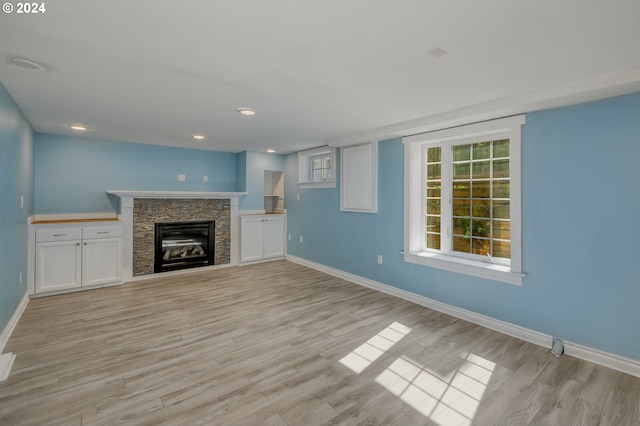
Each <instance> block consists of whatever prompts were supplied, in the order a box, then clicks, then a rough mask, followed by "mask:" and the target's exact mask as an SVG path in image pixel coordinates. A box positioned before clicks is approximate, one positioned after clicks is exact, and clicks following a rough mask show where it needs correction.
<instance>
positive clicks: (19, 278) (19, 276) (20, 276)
mask: <svg viewBox="0 0 640 426" xmlns="http://www.w3.org/2000/svg"><path fill="white" fill-rule="evenodd" d="M18 281H20V285H22V271H20V275H18Z"/></svg>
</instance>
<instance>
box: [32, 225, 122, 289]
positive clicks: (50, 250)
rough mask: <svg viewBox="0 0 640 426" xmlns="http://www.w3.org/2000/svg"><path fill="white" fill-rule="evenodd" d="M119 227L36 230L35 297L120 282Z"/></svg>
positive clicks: (120, 249) (120, 236) (120, 248)
mask: <svg viewBox="0 0 640 426" xmlns="http://www.w3.org/2000/svg"><path fill="white" fill-rule="evenodd" d="M121 259H122V226H119V225H115V226H114V225H112V226H84V227H76V228H69V227H66V228H62V227H61V228H52V227H49V226H47V227H43V228H40V229H37V230H36V250H35V263H36V265H35V266H36V268H35V269H36V270H35V293H49V292H60V291H68V290H74V289H81V288H83V287H92V286H103V285H106V284H117V283H120V282H122V260H121Z"/></svg>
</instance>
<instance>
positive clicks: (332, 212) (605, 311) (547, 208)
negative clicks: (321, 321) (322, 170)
mask: <svg viewBox="0 0 640 426" xmlns="http://www.w3.org/2000/svg"><path fill="white" fill-rule="evenodd" d="M638 117H640V94H634V95H628V96H623V97H618V98H611V99H605V100H602V101H597V102H592V103H587V104H581V105H575V106H571V107H566V108H560V109H554V110H548V111H541V112H535V113H531V114H527V124H526V125H525V126H524V127H523V146H522V147H523V153H522V173H523V174H522V199H523V203H522V208H523V218H522V219H523V233H522V237H523V266H524V270H525V272H526V273H527V276H526V277H525V278H524V282H523V286H522V287H517V286H512V285H508V284H502V283H497V282H492V281H488V280H482V279H478V278H474V277H470V276H466V275H462V274H456V273H452V272H446V271H442V270H438V269H433V268H428V267H424V266H420V265H415V264H409V263H405V262H404V261H403V259H402V256H401V254H400V251H401V250H402V248H403V214H404V213H403V192H404V187H403V185H404V181H403V167H404V165H403V145H402V141H401V140H400V139H394V140H388V141H383V142H381V143H380V145H379V194H378V196H379V212H378V213H377V214H364V213H346V212H340V200H339V188H336V189H306V190H303V189H298V186H297V184H296V178H297V167H298V165H297V155H289V156H287V158H286V167H285V179H286V180H285V205H286V206H287V210H288V219H287V220H288V232H289V233H291V234H292V240H291V241H290V242H289V244H288V252H289V254H291V255H294V256H298V257H301V258H305V259H308V260H311V261H313V262H317V263H320V264H323V265H327V266H330V267H333V268H337V269H340V270H343V271H347V272H350V273H353V274H356V275H360V276H363V277H366V278H369V279H373V280H375V281H379V282H382V283H385V284H389V285H392V286H395V287H398V288H401V289H404V290H408V291H411V292H414V293H417V294H420V295H424V296H426V297H429V298H431V299H435V300H439V301H442V302H444V303H448V304H451V305H455V306H458V307H461V308H464V309H468V310H471V311H474V312H477V313H480V314H483V315H487V316H490V317H493V318H496V319H500V320H503V321H507V322H510V323H513V324H516V325H520V326H523V327H526V328H529V329H532V330H537V331H539V332H542V333H546V334H549V335H552V336H556V337H559V338H562V339H565V340H568V341H571V342H574V343H578V344H581V345H585V346H588V347H591V348H595V349H599V350H603V351H606V352H610V353H614V354H618V355H621V356H625V357H628V358H632V359H635V360H640V339H638V337H637V336H638V333H637V325H638V324H640V284H639V283H640V278H639V276H638V272H639V271H640V269H639V268H638V265H639V264H640V263H639V262H640V231H639V230H638V226H637V221H638V218H640V196H639V195H638V187H637V185H638V182H640V167H638V164H637V162H638V159H639V158H640V120H639V119H638ZM296 194H300V196H301V200H300V201H299V202H297V201H296V198H295V196H296ZM299 235H303V236H304V244H300V243H299V242H298V236H299ZM377 255H382V256H383V259H384V263H383V264H382V265H378V264H377V263H376V256H377Z"/></svg>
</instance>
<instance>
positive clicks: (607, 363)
mask: <svg viewBox="0 0 640 426" xmlns="http://www.w3.org/2000/svg"><path fill="white" fill-rule="evenodd" d="M287 260H289V261H291V262H294V263H297V264H299V265H302V266H306V267H308V268H311V269H315V270H317V271H320V272H324V273H326V274H328V275H331V276H334V277H338V278H341V279H343V280H346V281H349V282H352V283H354V284H358V285H361V286H364V287H368V288H370V289H373V290H377V291H380V292H382V293H385V294H389V295H391V296H396V297H399V298H401V299H404V300H407V301H409V302H413V303H416V304H418V305H421V306H425V307H427V308H430V309H433V310H434V311H438V312H442V313H445V314H447V315H451V316H453V317H456V318H460V319H463V320H465V321H469V322H471V323H474V324H477V325H480V326H482V327H486V328H489V329H491V330H494V331H498V332H500V333H503V334H506V335H508V336H511V337H515V338H517V339H521V340H524V341H526V342H529V343H533V344H535V345H538V346H542V347H544V348H551V346H552V344H553V337H552V336H550V335H548V334H544V333H540V332H538V331H535V330H531V329H528V328H525V327H521V326H519V325H515V324H511V323H508V322H506V321H501V320H497V319H495V318H491V317H488V316H485V315H482V314H478V313H476V312H472V311H468V310H466V309H462V308H459V307H457V306H453V305H449V304H446V303H442V302H439V301H437V300H433V299H429V298H428V297H425V296H421V295H419V294H415V293H412V292H409V291H406V290H402V289H399V288H396V287H393V286H390V285H387V284H382V283H380V282H377V281H374V280H370V279H368V278H364V277H361V276H358V275H354V274H351V273H348V272H344V271H341V270H339V269H334V268H331V267H329V266H325V265H321V264H319V263H316V262H312V261H310V260H306V259H302V258H299V257H296V256H291V255H287ZM564 353H565V354H566V355H568V356H574V357H576V358H580V359H583V360H585V361H589V362H593V363H595V364H599V365H602V366H604V367H608V368H612V369H614V370H617V371H621V372H623V373H627V374H631V375H633V376H636V377H640V361H636V360H633V359H630V358H625V357H621V356H619V355H615V354H611V353H608V352H603V351H600V350H598V349H593V348H589V347H586V346H581V345H578V344H576V343H571V342H567V341H564Z"/></svg>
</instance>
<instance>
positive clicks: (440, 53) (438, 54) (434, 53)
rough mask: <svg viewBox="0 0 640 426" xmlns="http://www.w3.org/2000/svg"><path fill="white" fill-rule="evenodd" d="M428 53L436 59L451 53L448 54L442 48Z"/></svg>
mask: <svg viewBox="0 0 640 426" xmlns="http://www.w3.org/2000/svg"><path fill="white" fill-rule="evenodd" d="M428 53H429V55H431V56H433V57H434V58H439V57H441V56H444V55H446V54H447V53H449V52H447V51H446V50H444V49H443V48H441V47H436V48H434V49H431V50H430V51H429V52H428Z"/></svg>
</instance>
